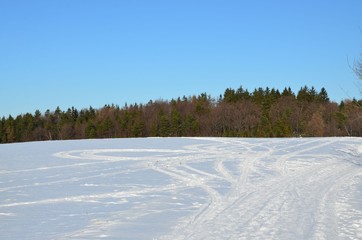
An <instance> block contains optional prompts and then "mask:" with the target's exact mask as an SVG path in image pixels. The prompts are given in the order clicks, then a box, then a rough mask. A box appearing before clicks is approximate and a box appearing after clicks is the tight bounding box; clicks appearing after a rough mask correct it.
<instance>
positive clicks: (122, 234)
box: [0, 138, 362, 239]
mask: <svg viewBox="0 0 362 240" xmlns="http://www.w3.org/2000/svg"><path fill="white" fill-rule="evenodd" d="M0 239H362V139H360V138H309V139H306V138H300V139H237V138H148V139H114V140H82V141H58V142H34V143H20V144H6V145H0Z"/></svg>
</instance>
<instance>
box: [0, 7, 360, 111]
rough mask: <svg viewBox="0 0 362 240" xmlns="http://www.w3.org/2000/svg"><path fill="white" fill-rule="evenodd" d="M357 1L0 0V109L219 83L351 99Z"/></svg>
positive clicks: (137, 96)
mask: <svg viewBox="0 0 362 240" xmlns="http://www.w3.org/2000/svg"><path fill="white" fill-rule="evenodd" d="M361 9H362V1H361V0H346V1H342V0H336V1H327V0H325V1H324V0H319V1H317V0H306V1H290V0H289V1H287V0H285V1H282V0H270V1H266V0H264V1H261V0H254V1H243V0H239V1H232V0H230V1H225V0H220V1H214V0H207V1H204V0H200V1H197V0H192V1H189V0H182V1H181V0H180V1H177V0H175V1H159V0H153V1H151V0H150V1H145V0H144V1H141V0H140V1H139V0H132V1H126V0H106V1H101V0H98V1H92V0H87V1H86V0H83V1H81V0H52V1H48V0H44V1H39V0H31V1H28V0H24V1H19V0H8V1H6V0H0V83H1V92H0V116H8V115H9V114H12V115H18V114H21V113H26V112H31V113H33V112H34V111H35V110H36V109H39V110H40V111H41V112H44V111H45V110H46V109H50V110H54V109H55V108H56V107H57V106H60V107H61V108H62V109H63V110H66V109H67V108H68V107H72V106H75V107H77V108H79V109H81V108H84V107H89V106H93V107H96V108H99V107H102V106H103V105H104V104H111V103H114V104H118V105H120V106H123V105H124V104H125V103H126V102H127V103H135V102H136V103H147V102H148V101H149V100H151V99H152V100H157V99H160V98H162V99H166V100H169V99H171V98H176V97H178V96H181V97H182V96H183V95H186V96H189V95H193V94H199V93H202V92H207V93H208V94H210V95H212V96H215V97H216V96H218V95H219V94H222V93H223V92H224V90H225V89H226V88H228V87H232V88H238V87H239V86H240V85H242V86H243V87H244V88H248V89H249V90H253V89H254V88H257V87H267V86H269V87H275V88H279V89H282V88H284V87H286V86H290V87H291V88H292V89H293V90H294V91H295V92H297V91H298V90H299V88H300V87H301V86H304V85H308V86H315V87H316V88H317V89H320V88H321V87H325V88H326V89H327V91H328V93H329V96H330V98H331V99H332V100H334V101H340V100H342V99H345V98H352V97H356V98H361V94H360V92H359V91H358V88H357V87H356V84H357V82H358V80H357V78H356V77H355V76H354V74H353V72H352V71H351V69H350V68H349V66H348V59H349V61H350V62H353V60H354V59H357V58H358V57H359V56H360V53H361V52H362V33H361V31H362V30H361V29H362V16H361Z"/></svg>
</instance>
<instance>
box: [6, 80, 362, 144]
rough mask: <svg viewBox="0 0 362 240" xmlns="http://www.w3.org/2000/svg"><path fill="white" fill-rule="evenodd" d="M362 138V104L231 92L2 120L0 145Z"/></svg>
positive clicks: (316, 94)
mask: <svg viewBox="0 0 362 240" xmlns="http://www.w3.org/2000/svg"><path fill="white" fill-rule="evenodd" d="M180 136H213V137H324V136H359V137H361V136H362V100H356V99H352V100H344V101H342V102H340V103H336V102H333V101H330V99H329V97H328V93H327V91H326V89H325V88H322V89H321V90H320V91H317V90H316V89H315V88H314V87H307V86H304V87H302V88H300V90H299V91H298V93H294V92H293V91H292V90H291V88H285V89H284V90H283V91H279V90H277V89H274V88H273V89H269V88H265V89H264V88H257V89H255V90H254V91H253V92H249V91H248V90H247V89H244V88H243V87H240V88H238V89H232V88H228V89H226V90H225V92H224V94H223V95H220V96H218V97H216V98H215V97H211V96H210V95H208V94H206V93H202V94H200V95H197V96H189V97H186V96H184V97H182V98H180V97H179V98H177V99H172V100H156V101H152V100H151V101H149V102H148V103H147V104H131V105H128V104H125V105H124V106H123V107H120V106H118V105H114V104H112V105H105V106H104V107H102V108H100V109H94V108H92V107H89V108H85V109H81V110H79V109H76V108H74V107H71V108H68V109H67V110H61V109H60V108H59V107H57V108H56V109H55V110H53V111H51V110H46V111H45V112H44V113H41V112H40V111H39V110H37V111H35V113H34V114H32V113H26V114H21V115H18V116H16V117H13V116H11V115H9V116H8V117H2V118H1V120H0V142H1V143H12V142H26V141H44V140H65V139H87V138H126V137H180Z"/></svg>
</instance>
